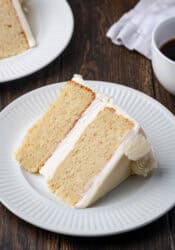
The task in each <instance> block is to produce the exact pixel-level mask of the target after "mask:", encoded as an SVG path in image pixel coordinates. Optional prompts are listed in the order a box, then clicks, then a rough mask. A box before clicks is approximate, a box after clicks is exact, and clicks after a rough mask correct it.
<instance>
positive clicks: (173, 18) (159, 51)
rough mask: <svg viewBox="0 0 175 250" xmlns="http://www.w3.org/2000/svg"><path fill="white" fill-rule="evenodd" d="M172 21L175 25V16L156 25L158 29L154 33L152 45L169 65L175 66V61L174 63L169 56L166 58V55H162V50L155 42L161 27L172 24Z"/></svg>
mask: <svg viewBox="0 0 175 250" xmlns="http://www.w3.org/2000/svg"><path fill="white" fill-rule="evenodd" d="M172 21H174V23H175V16H172V17H168V18H166V19H164V20H163V21H161V22H160V23H158V24H157V25H156V27H155V28H154V30H153V33H152V45H153V46H154V49H155V50H156V51H157V52H158V54H159V55H160V56H161V57H163V58H164V59H165V60H166V61H167V62H169V63H171V64H173V65H175V61H173V60H172V59H170V58H168V57H167V56H165V55H164V54H163V53H162V51H161V50H160V48H159V47H158V46H157V44H156V41H155V35H156V32H157V30H158V28H159V27H160V26H161V25H163V24H165V23H169V22H172ZM167 41H168V40H167Z"/></svg>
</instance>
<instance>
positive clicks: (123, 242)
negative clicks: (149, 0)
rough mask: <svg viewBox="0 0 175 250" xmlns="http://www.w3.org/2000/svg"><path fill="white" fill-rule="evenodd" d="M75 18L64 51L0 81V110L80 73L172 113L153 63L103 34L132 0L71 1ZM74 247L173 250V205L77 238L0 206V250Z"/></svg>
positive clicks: (173, 101) (172, 101)
mask: <svg viewBox="0 0 175 250" xmlns="http://www.w3.org/2000/svg"><path fill="white" fill-rule="evenodd" d="M69 2H70V5H71V7H72V10H73V13H74V17H75V30H74V35H73V37H72V40H71V42H70V44H69V46H68V48H67V49H66V50H65V51H64V53H63V54H62V55H61V56H60V57H59V58H57V59H56V60H55V61H54V62H53V63H51V64H50V65H49V66H47V67H46V68H44V69H42V70H40V71H39V72H37V73H35V74H33V75H31V76H29V77H26V78H23V79H20V80H16V81H13V82H10V83H6V84H4V85H2V84H1V85H0V109H3V108H4V107H5V106H6V105H7V104H9V103H10V102H11V101H13V100H14V99H16V98H17V97H18V96H21V95H22V94H24V93H26V92H28V91H30V90H33V89H35V88H38V87H40V86H43V85H47V84H50V83H53V82H59V81H65V80H67V79H70V78H71V77H72V75H73V73H80V74H82V75H83V76H84V78H85V79H93V80H105V81H110V82H118V83H120V84H123V85H127V86H129V87H132V88H135V89H138V90H140V91H143V92H145V93H146V94H148V95H150V96H152V97H154V98H156V99H157V100H158V101H160V102H161V103H162V104H164V105H165V106H166V107H167V108H169V109H170V110H171V111H172V112H174V113H175V97H173V96H171V95H170V94H168V93H167V92H166V91H165V90H164V89H163V88H162V87H161V86H160V84H159V83H158V82H157V81H156V79H155V77H154V75H153V72H152V68H151V63H150V61H148V60H147V59H145V58H144V57H143V56H141V55H139V54H137V53H136V52H130V51H128V50H126V49H125V48H124V47H118V46H115V45H113V44H112V43H111V41H109V40H108V39H107V38H106V36H105V34H106V31H107V29H108V28H109V27H110V25H111V24H112V23H114V22H115V21H116V20H117V19H118V18H119V17H120V16H121V15H122V14H123V13H124V12H126V11H128V10H129V9H130V8H132V7H133V6H134V4H135V3H136V2H137V1H135V0H123V1H120V0H108V1H107V0H103V1H100V0H88V1H86V0H84V1H82V0H71V1H69ZM5 249H14V250H18V249H25V250H27V249H32V250H33V249H36V250H40V249H41V250H45V249H47V250H55V249H62V250H73V249H74V250H77V249H94V250H97V249H106V250H107V249H110V250H112V249H129V250H131V249H138V250H141V249H145V250H155V249H157V250H169V249H170V250H174V249H175V209H172V210H171V211H170V212H169V213H168V214H166V215H164V216H163V217H162V218H160V219H159V220H157V221H156V222H153V223H152V224H150V225H148V226H145V227H144V228H141V229H138V230H136V231H133V232H130V233H125V234H123V235H116V236H111V237H103V238H89V239H88V238H77V237H68V236H63V235H59V234H55V233H50V232H47V231H44V230H41V229H39V228H36V227H34V226H32V225H30V224H28V223H26V222H24V221H22V220H20V219H18V218H17V217H16V216H15V215H13V214H12V213H11V212H9V211H8V210H7V209H6V208H5V207H4V206H3V205H0V250H5Z"/></svg>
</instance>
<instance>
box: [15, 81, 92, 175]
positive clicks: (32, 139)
mask: <svg viewBox="0 0 175 250" xmlns="http://www.w3.org/2000/svg"><path fill="white" fill-rule="evenodd" d="M95 97H96V94H95V92H94V91H93V90H91V89H90V88H88V87H86V86H83V85H80V84H79V83H77V82H75V81H68V83H67V84H66V85H65V87H64V88H63V89H62V90H61V92H60V93H59V95H58V97H57V99H56V100H55V102H54V103H53V104H52V105H51V106H50V107H49V109H48V111H47V112H46V113H45V114H44V115H43V116H42V117H41V118H40V119H39V120H38V121H37V122H36V123H35V124H34V125H33V126H32V128H30V129H29V131H28V132H27V134H26V136H25V138H24V140H23V142H22V144H21V146H20V147H19V148H18V150H17V152H16V159H17V160H18V161H19V163H20V165H21V166H22V167H23V168H25V169H26V170H28V171H30V172H33V173H37V172H38V171H39V170H40V168H41V167H42V166H43V165H44V163H45V162H46V161H47V159H48V158H49V157H50V156H51V155H52V153H53V152H54V150H55V149H56V147H58V145H59V144H60V143H61V141H62V140H63V139H64V137H66V135H67V134H68V133H69V132H70V131H71V129H72V128H73V127H74V126H75V124H76V123H77V121H78V120H79V118H80V117H81V115H82V114H83V112H84V111H86V109H87V108H88V106H89V105H90V104H91V103H92V102H93V100H94V99H95ZM60 157H61V155H60Z"/></svg>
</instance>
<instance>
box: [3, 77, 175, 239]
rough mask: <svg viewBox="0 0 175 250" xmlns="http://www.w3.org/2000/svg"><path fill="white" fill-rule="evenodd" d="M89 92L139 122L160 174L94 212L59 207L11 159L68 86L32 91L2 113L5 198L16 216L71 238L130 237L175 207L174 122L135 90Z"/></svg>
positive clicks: (132, 183)
mask: <svg viewBox="0 0 175 250" xmlns="http://www.w3.org/2000/svg"><path fill="white" fill-rule="evenodd" d="M87 84H89V86H91V87H93V88H95V89H96V90H98V91H100V92H103V93H104V94H106V95H109V96H111V97H113V98H114V100H115V101H116V103H117V104H118V105H120V106H121V107H122V108H123V109H125V110H126V111H127V112H128V113H129V114H130V115H131V116H133V117H134V118H135V119H137V120H138V121H139V122H140V123H141V125H142V126H143V128H144V129H145V131H146V133H147V135H148V138H149V140H150V141H151V143H152V145H153V147H154V149H155V153H156V156H157V159H158V161H159V168H158V169H157V170H156V172H155V173H154V175H153V176H151V177H150V178H147V179H143V178H142V177H136V176H135V177H130V178H129V179H128V180H127V181H125V182H124V183H122V184H121V185H120V186H119V187H117V188H116V189H115V190H114V191H112V192H111V193H109V194H108V195H106V196H105V197H104V198H103V199H101V200H100V201H99V202H97V203H96V204H94V206H93V207H91V208H87V209H74V208H70V207H68V206H67V205H65V204H64V203H62V202H60V201H58V200H57V199H56V198H55V196H54V195H52V194H51V193H50V192H49V191H48V190H47V187H46V184H45V182H44V179H43V177H42V176H40V175H33V174H30V173H27V172H25V171H24V170H22V169H21V168H20V167H19V165H18V163H17V162H16V161H15V160H13V159H12V155H13V153H14V151H15V149H16V147H17V145H18V144H19V143H20V141H21V139H22V137H23V136H24V133H25V132H26V129H27V128H28V127H30V126H31V124H32V123H33V122H34V121H35V120H36V119H38V118H39V117H40V116H41V114H43V112H45V110H46V109H47V107H48V105H49V104H50V103H51V102H52V101H53V100H54V99H55V98H56V96H57V93H58V90H59V89H60V87H61V86H63V83H60V84H53V85H49V86H46V87H43V88H40V89H37V90H35V91H32V92H30V93H28V94H26V95H24V96H22V97H20V98H18V99H17V100H15V101H14V102H12V103H11V104H10V105H9V106H7V107H6V108H5V109H4V110H3V111H2V112H1V113H0V133H1V135H0V196H1V200H2V203H3V204H4V205H5V206H6V207H7V208H8V209H9V210H10V211H12V212H13V213H14V214H16V215H17V216H19V217H20V218H22V219H24V220H25V221H28V222H30V223H32V224H34V225H36V226H38V227H41V228H44V229H47V230H50V231H54V232H58V233H63V234H69V235H81V236H99V235H110V234H114V233H121V232H125V231H129V230H132V229H135V228H138V227H140V226H143V225H145V224H147V223H149V222H151V221H153V220H155V219H156V218H158V217H160V216H161V215H163V214H164V213H165V212H167V211H168V210H169V209H170V208H172V207H173V206H174V204H175V194H174V187H175V167H174V162H175V118H174V116H173V115H172V114H171V113H170V112H169V111H168V110H167V109H166V108H164V107H163V106H162V105H161V104H159V103H158V102H157V101H155V100H154V99H152V98H150V97H149V96H146V95H145V94H142V93H141V92H138V91H136V90H133V89H130V88H127V87H123V86H120V85H118V84H115V85H114V84H111V83H106V82H99V81H98V82H97V81H87Z"/></svg>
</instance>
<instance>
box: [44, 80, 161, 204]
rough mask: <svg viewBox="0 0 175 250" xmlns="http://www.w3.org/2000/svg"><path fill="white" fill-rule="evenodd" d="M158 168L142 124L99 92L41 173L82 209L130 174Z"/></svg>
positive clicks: (65, 198) (62, 196)
mask: <svg viewBox="0 0 175 250" xmlns="http://www.w3.org/2000/svg"><path fill="white" fill-rule="evenodd" d="M81 81H82V79H81ZM155 167H156V160H155V158H154V155H153V152H152V149H151V146H150V144H149V142H148V141H147V139H146V137H145V135H144V132H143V130H142V129H141V127H140V126H139V124H138V123H137V122H136V121H135V120H133V119H132V118H131V117H129V116H128V115H127V114H126V113H125V112H123V111H122V110H121V109H120V108H119V107H116V106H114V105H113V104H111V102H109V100H108V99H107V98H104V99H103V98H101V97H98V98H96V100H94V102H93V103H92V104H91V105H90V106H89V108H88V109H87V110H86V111H85V112H84V114H83V115H82V117H81V118H80V119H79V120H78V122H77V124H76V125H75V127H74V128H73V129H72V130H71V131H70V133H69V134H68V135H67V137H66V138H65V139H64V140H63V141H62V142H61V143H60V144H59V145H58V146H57V148H56V150H55V151H54V153H53V154H52V156H51V157H50V158H49V159H48V160H47V161H46V163H45V164H44V166H43V167H42V168H41V170H40V173H41V174H43V175H44V176H45V177H46V180H47V182H48V187H49V189H50V190H51V191H52V192H54V193H55V194H56V196H58V197H59V198H60V199H62V200H63V201H64V202H66V203H67V204H69V205H71V206H75V207H79V208H84V207H88V206H90V205H91V204H93V203H94V202H95V201H96V200H98V199H99V198H101V197H102V196H103V195H105V194H106V193H107V192H109V191H110V190H112V189H113V188H114V187H116V186H117V185H119V184H120V183H121V182H122V181H124V180H125V179H126V178H127V177H129V176H130V175H132V174H137V175H143V176H147V175H148V174H149V173H151V171H152V170H153V169H154V168H155Z"/></svg>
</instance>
